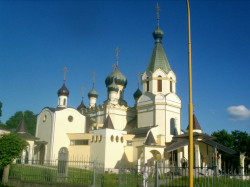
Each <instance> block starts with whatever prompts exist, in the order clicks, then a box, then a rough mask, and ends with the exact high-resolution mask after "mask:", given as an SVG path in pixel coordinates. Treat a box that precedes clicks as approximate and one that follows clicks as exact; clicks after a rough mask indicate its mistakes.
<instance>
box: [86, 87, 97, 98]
mask: <svg viewBox="0 0 250 187" xmlns="http://www.w3.org/2000/svg"><path fill="white" fill-rule="evenodd" d="M88 97H89V98H90V97H95V98H97V97H98V93H97V91H96V90H95V88H94V87H93V88H92V90H90V92H89V93H88Z"/></svg>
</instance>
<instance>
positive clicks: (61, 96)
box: [57, 67, 69, 108]
mask: <svg viewBox="0 0 250 187" xmlns="http://www.w3.org/2000/svg"><path fill="white" fill-rule="evenodd" d="M63 71H64V80H63V85H62V87H61V88H60V89H59V90H58V91H57V95H58V106H57V107H62V108H66V107H67V103H68V96H69V90H68V89H67V87H66V86H65V81H66V72H67V71H68V69H67V68H66V67H64V68H63Z"/></svg>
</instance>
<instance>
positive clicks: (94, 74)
mask: <svg viewBox="0 0 250 187" xmlns="http://www.w3.org/2000/svg"><path fill="white" fill-rule="evenodd" d="M92 75H93V87H94V85H95V76H96V73H95V72H93V73H92Z"/></svg>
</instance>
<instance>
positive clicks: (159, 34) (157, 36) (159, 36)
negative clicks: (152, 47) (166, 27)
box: [153, 27, 164, 42]
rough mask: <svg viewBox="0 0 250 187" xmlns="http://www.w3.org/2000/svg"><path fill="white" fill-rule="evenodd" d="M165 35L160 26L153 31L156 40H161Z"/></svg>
mask: <svg viewBox="0 0 250 187" xmlns="http://www.w3.org/2000/svg"><path fill="white" fill-rule="evenodd" d="M163 35H164V32H163V31H162V30H161V29H160V27H157V29H155V30H154V32H153V37H154V39H155V42H161V39H162V38H163Z"/></svg>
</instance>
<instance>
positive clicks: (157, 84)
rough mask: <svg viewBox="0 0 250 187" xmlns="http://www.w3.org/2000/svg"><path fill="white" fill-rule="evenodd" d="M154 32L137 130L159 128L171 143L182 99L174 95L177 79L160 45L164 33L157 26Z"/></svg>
mask: <svg viewBox="0 0 250 187" xmlns="http://www.w3.org/2000/svg"><path fill="white" fill-rule="evenodd" d="M156 8H157V28H156V29H155V30H154V32H153V37H154V40H155V45H154V49H153V52H152V55H151V57H150V60H149V62H148V66H147V69H146V71H145V72H144V73H143V75H142V96H141V97H140V98H139V99H138V101H137V109H138V127H139V128H140V127H146V126H159V134H160V135H164V136H165V141H166V142H170V141H171V140H172V137H173V136H174V135H177V134H178V133H180V131H181V127H180V109H181V100H180V99H179V97H178V96H177V95H176V76H175V74H174V72H173V71H172V69H171V67H170V65H169V61H168V59H167V57H166V54H165V52H164V49H163V46H162V38H163V36H164V32H163V31H162V30H161V29H160V27H159V6H158V4H157V6H156Z"/></svg>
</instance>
